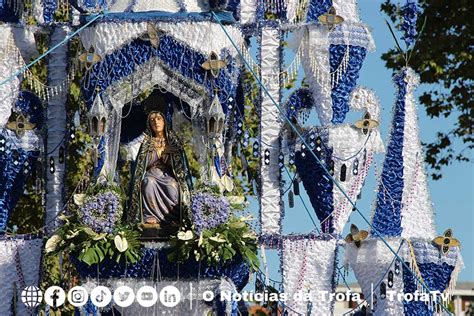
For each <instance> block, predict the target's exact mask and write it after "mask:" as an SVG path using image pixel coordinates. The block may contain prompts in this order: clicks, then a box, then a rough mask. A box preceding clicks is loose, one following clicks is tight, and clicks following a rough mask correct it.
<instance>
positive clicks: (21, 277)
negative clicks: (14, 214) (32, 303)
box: [0, 236, 43, 315]
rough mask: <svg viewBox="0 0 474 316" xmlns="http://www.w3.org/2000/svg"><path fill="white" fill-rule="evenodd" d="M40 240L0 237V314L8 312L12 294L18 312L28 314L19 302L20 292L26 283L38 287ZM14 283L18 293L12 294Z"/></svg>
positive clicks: (41, 241) (41, 243) (21, 237)
mask: <svg viewBox="0 0 474 316" xmlns="http://www.w3.org/2000/svg"><path fill="white" fill-rule="evenodd" d="M42 247H43V240H42V239H30V238H29V237H28V236H16V237H9V238H8V239H6V238H4V237H3V238H0V276H1V278H2V282H0V302H2V304H0V315H11V304H10V302H12V299H13V297H14V295H16V298H17V301H16V302H15V305H16V310H17V315H29V314H30V312H29V311H28V310H27V309H26V308H25V304H23V302H22V301H21V291H23V289H24V287H26V286H32V285H34V286H37V287H39V273H40V264H41V251H42ZM13 283H16V289H17V292H16V293H14V292H13V291H14V287H13Z"/></svg>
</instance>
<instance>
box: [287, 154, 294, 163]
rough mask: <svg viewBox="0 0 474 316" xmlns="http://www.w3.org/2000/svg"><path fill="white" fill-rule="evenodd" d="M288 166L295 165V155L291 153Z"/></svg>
mask: <svg viewBox="0 0 474 316" xmlns="http://www.w3.org/2000/svg"><path fill="white" fill-rule="evenodd" d="M288 164H289V165H290V166H293V165H294V164H295V153H290V159H289V160H288Z"/></svg>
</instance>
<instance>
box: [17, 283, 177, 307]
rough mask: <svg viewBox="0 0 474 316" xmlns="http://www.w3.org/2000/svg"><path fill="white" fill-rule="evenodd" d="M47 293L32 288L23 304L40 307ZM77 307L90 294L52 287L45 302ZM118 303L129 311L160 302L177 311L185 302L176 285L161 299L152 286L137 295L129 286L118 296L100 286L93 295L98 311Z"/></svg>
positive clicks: (25, 293) (166, 289) (163, 292)
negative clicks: (130, 307) (112, 302)
mask: <svg viewBox="0 0 474 316" xmlns="http://www.w3.org/2000/svg"><path fill="white" fill-rule="evenodd" d="M42 294H43V293H42V292H41V290H40V289H39V288H37V287H36V286H29V287H27V288H25V289H24V290H23V291H22V293H21V299H22V301H23V303H24V304H25V305H26V306H28V307H32V308H34V307H37V306H39V304H40V303H41V301H42V298H43V295H42ZM66 297H67V300H68V301H69V303H70V304H71V305H72V306H74V307H81V306H83V305H85V304H86V303H87V301H88V300H89V293H88V292H87V290H86V289H85V288H84V287H82V286H75V287H73V288H72V289H70V290H69V292H68V293H67V296H66V293H65V292H64V290H63V289H62V288H61V287H59V286H51V287H49V288H48V289H47V290H46V291H45V293H44V301H45V303H46V304H48V305H49V306H51V307H53V308H57V307H59V306H62V305H63V304H64V303H65V301H66ZM112 298H113V299H114V302H115V304H116V305H118V306H120V307H129V306H131V305H132V304H133V302H134V301H135V299H136V301H137V303H138V304H140V305H141V306H143V307H151V306H153V305H155V304H156V302H157V301H158V298H159V299H160V302H161V304H163V305H164V306H166V307H174V306H176V305H178V304H179V302H180V301H181V293H180V291H179V290H178V289H177V288H176V287H175V286H172V285H168V286H165V287H164V288H163V289H161V291H160V295H159V296H158V293H157V291H156V289H155V288H153V287H151V286H142V287H141V288H140V289H138V291H137V293H136V295H135V293H134V291H133V289H132V288H130V287H129V286H126V285H124V286H120V287H118V288H117V289H115V291H114V294H113V295H112V292H111V291H110V289H109V288H108V287H106V286H97V287H95V288H94V289H93V290H92V291H91V293H90V299H91V301H92V304H94V305H95V306H97V307H105V306H107V305H109V304H110V302H111V301H112Z"/></svg>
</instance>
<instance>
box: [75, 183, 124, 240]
mask: <svg viewBox="0 0 474 316" xmlns="http://www.w3.org/2000/svg"><path fill="white" fill-rule="evenodd" d="M80 213H81V214H82V218H81V220H82V222H83V223H84V224H85V225H87V226H89V227H90V228H92V230H93V231H95V232H96V233H108V234H110V233H112V231H113V229H114V227H115V223H116V222H117V221H118V220H119V219H120V217H121V216H122V208H121V205H120V197H119V196H118V195H117V194H116V193H114V192H111V191H108V192H103V193H99V194H97V195H95V196H93V197H91V198H89V199H87V200H86V202H85V204H84V205H83V206H82V207H81V209H80Z"/></svg>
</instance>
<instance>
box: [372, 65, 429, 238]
mask: <svg viewBox="0 0 474 316" xmlns="http://www.w3.org/2000/svg"><path fill="white" fill-rule="evenodd" d="M394 81H395V84H396V86H397V89H398V91H397V94H396V104H395V107H394V110H393V121H392V127H391V134H390V138H389V141H388V143H387V154H386V158H385V162H384V166H383V169H382V174H381V177H380V184H379V189H378V193H377V200H376V208H375V212H374V215H373V218H372V223H373V227H374V229H375V230H377V232H378V233H379V234H381V235H382V236H391V237H403V238H428V239H433V238H434V237H435V229H434V219H433V209H432V204H431V200H430V196H429V192H428V186H427V182H426V172H425V165H424V153H423V151H422V148H421V143H420V139H419V130H418V117H417V114H416V105H415V101H414V97H413V92H414V90H415V88H416V86H417V85H418V83H419V78H418V76H417V75H416V74H415V72H414V71H413V70H412V69H410V68H404V69H403V70H402V71H401V72H400V73H399V74H398V75H396V76H395V77H394Z"/></svg>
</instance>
